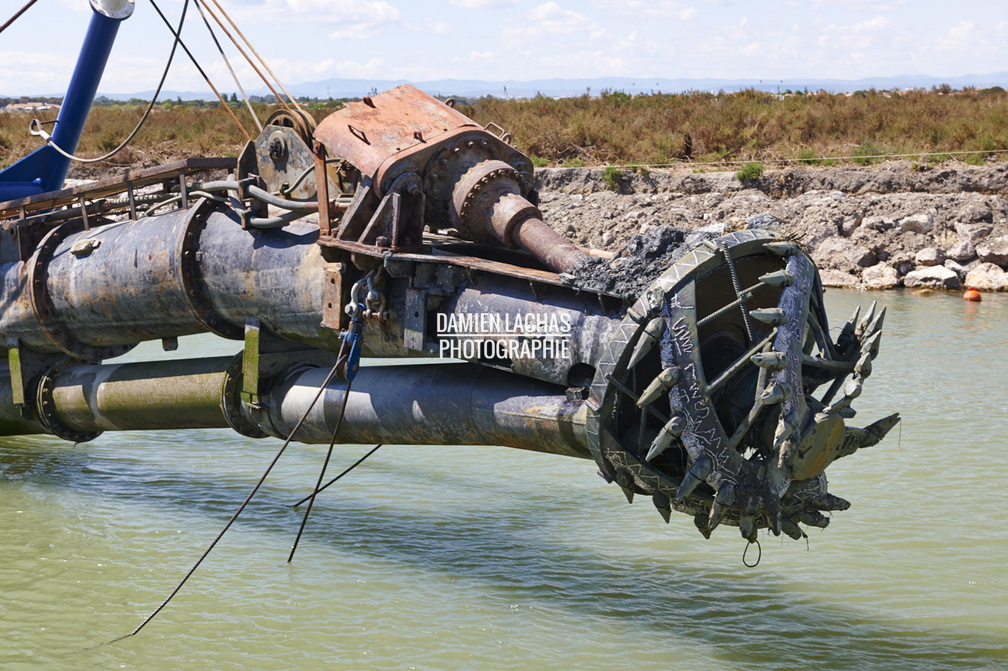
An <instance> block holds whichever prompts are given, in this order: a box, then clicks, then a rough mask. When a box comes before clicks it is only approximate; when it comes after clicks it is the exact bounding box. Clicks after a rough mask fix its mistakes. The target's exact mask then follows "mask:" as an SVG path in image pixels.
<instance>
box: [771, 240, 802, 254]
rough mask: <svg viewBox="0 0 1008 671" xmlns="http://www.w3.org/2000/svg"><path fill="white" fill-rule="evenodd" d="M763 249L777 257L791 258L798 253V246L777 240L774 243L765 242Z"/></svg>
mask: <svg viewBox="0 0 1008 671" xmlns="http://www.w3.org/2000/svg"><path fill="white" fill-rule="evenodd" d="M763 248H764V249H766V250H767V251H768V252H771V253H772V254H776V255H777V256H785V257H787V256H791V255H792V254H794V253H795V252H797V251H798V245H796V244H795V243H793V242H787V241H785V240H775V241H774V242H764V243H763Z"/></svg>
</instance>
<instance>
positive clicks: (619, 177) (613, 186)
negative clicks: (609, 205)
mask: <svg viewBox="0 0 1008 671" xmlns="http://www.w3.org/2000/svg"><path fill="white" fill-rule="evenodd" d="M602 181H603V182H604V183H605V185H606V188H607V189H609V190H610V191H619V189H620V187H621V186H623V171H622V170H620V169H619V168H617V167H616V166H612V165H610V166H608V167H606V169H605V170H603V171H602Z"/></svg>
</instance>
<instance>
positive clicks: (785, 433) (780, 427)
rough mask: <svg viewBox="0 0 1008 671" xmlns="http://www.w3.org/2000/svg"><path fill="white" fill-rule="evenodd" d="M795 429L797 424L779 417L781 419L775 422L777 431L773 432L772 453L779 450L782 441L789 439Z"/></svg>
mask: <svg viewBox="0 0 1008 671" xmlns="http://www.w3.org/2000/svg"><path fill="white" fill-rule="evenodd" d="M797 428H798V424H797V423H796V422H792V421H790V420H788V419H787V418H786V417H784V416H781V418H780V419H779V420H777V429H776V430H775V431H774V447H773V449H774V451H777V450H780V449H781V445H783V444H784V441H785V440H787V439H788V438H790V437H791V434H793V433H794V432H795V429H797Z"/></svg>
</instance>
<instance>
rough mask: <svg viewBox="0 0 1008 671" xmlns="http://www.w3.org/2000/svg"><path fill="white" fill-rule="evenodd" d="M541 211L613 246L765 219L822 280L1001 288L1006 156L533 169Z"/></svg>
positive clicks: (569, 229) (597, 244) (1006, 231)
mask: <svg viewBox="0 0 1008 671" xmlns="http://www.w3.org/2000/svg"><path fill="white" fill-rule="evenodd" d="M536 174H537V182H536V186H537V188H538V189H539V191H540V199H541V209H542V211H543V214H544V218H545V220H546V221H547V222H548V223H549V224H550V225H551V226H553V227H554V228H556V229H557V230H559V231H561V232H563V233H565V234H566V235H568V236H569V237H570V238H571V239H573V240H574V241H575V242H577V243H578V244H580V245H583V246H586V247H592V248H597V249H603V250H607V251H611V252H617V251H619V250H621V249H622V248H623V247H624V246H625V245H626V244H627V242H628V241H629V240H630V238H631V237H633V236H634V235H638V234H641V233H647V232H649V231H651V230H654V229H656V228H660V227H664V226H673V227H675V228H677V229H680V230H684V231H695V230H698V229H705V230H708V231H711V230H713V231H717V230H718V229H722V230H725V231H729V230H738V229H741V228H763V229H769V230H773V231H776V232H779V233H781V234H782V235H785V236H787V237H789V238H791V239H794V240H796V241H798V242H800V243H801V244H802V245H804V246H805V247H806V248H807V249H808V250H809V251H810V252H811V254H812V256H813V258H814V259H815V260H816V262H817V263H818V264H819V267H820V271H821V275H822V279H823V282H824V284H826V285H827V286H838V287H850V288H863V289H891V288H896V287H910V288H918V287H920V288H931V289H945V290H950V291H954V290H959V289H962V288H964V287H966V286H970V287H975V288H977V289H980V290H981V291H1008V272H1006V271H1005V268H1008V197H1006V196H1008V164H1004V163H995V164H991V165H987V166H979V167H974V166H968V165H961V164H955V165H947V164H943V165H938V166H923V167H921V166H917V165H915V164H911V163H909V162H892V163H887V164H884V165H882V166H875V167H865V168H856V167H844V168H819V167H807V168H806V167H802V168H797V167H796V168H787V169H784V170H768V171H766V172H765V173H764V174H763V176H762V177H761V178H760V179H757V180H748V181H745V182H742V181H739V180H738V179H737V178H736V176H735V173H733V172H732V173H730V172H709V173H694V172H681V171H680V172H664V171H662V172H658V171H653V172H650V173H646V174H640V173H634V172H630V171H625V172H623V173H621V174H620V175H619V179H618V180H616V183H613V180H611V179H610V180H609V182H608V183H607V181H606V179H605V178H604V172H603V170H602V169H600V168H545V169H540V170H538V171H537V173H536Z"/></svg>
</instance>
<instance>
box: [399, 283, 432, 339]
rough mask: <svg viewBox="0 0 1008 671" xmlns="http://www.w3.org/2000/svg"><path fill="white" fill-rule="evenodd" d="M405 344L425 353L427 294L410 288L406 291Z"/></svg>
mask: <svg viewBox="0 0 1008 671" xmlns="http://www.w3.org/2000/svg"><path fill="white" fill-rule="evenodd" d="M405 322H406V323H405V328H404V329H403V344H404V345H405V346H406V347H407V348H409V349H413V350H417V351H421V352H422V351H423V348H424V333H425V332H426V331H427V292H426V291H424V290H422V289H414V288H413V287H410V288H409V289H407V290H406V319H405Z"/></svg>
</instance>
